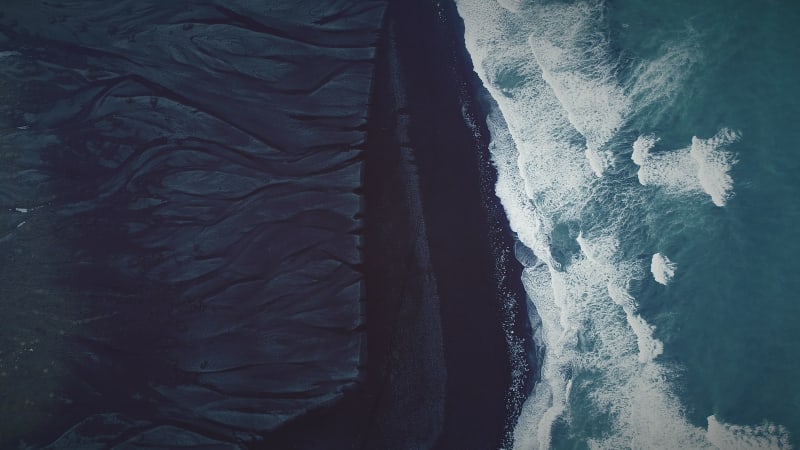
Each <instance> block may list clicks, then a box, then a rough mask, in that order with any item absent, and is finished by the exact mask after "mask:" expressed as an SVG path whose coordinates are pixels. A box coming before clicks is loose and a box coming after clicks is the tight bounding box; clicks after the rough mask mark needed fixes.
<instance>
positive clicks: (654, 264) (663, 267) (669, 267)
mask: <svg viewBox="0 0 800 450" xmlns="http://www.w3.org/2000/svg"><path fill="white" fill-rule="evenodd" d="M677 268H678V265H677V264H675V263H674V262H672V261H670V260H669V258H667V257H666V256H664V255H662V254H661V253H656V254H654V255H653V260H652V261H651V263H650V272H651V273H652V274H653V278H655V280H656V281H657V282H659V283H661V284H663V285H664V286H666V285H667V283H669V282H670V280H672V277H674V276H675V269H677Z"/></svg>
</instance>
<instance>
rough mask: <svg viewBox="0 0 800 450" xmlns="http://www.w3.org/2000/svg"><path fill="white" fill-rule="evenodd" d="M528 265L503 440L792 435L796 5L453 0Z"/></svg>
mask: <svg viewBox="0 0 800 450" xmlns="http://www.w3.org/2000/svg"><path fill="white" fill-rule="evenodd" d="M457 4H458V8H459V14H460V15H461V16H462V17H463V18H464V21H465V26H466V34H465V41H466V44H467V48H468V50H469V52H470V54H471V56H472V59H473V63H474V65H475V69H476V72H477V73H478V75H479V76H480V77H481V79H482V80H483V83H484V85H485V87H486V88H487V91H488V93H489V94H490V95H491V97H492V98H493V99H494V101H495V102H496V108H495V109H494V110H493V111H492V112H491V114H490V117H489V126H490V129H491V131H492V139H493V147H492V152H493V158H494V161H495V163H496V165H497V167H498V171H499V181H498V185H497V193H498V195H499V196H500V198H501V200H502V201H503V204H504V207H505V208H506V212H507V214H508V216H509V219H510V222H511V224H512V228H513V229H514V231H515V232H516V233H517V236H518V238H519V240H520V242H521V243H522V244H524V245H525V246H528V247H529V248H531V249H532V250H533V251H534V253H536V255H537V256H538V257H539V261H540V262H539V263H537V264H533V265H531V266H529V267H528V268H527V269H526V271H525V275H524V280H523V281H524V283H525V285H526V289H527V291H528V294H529V297H530V299H531V302H532V304H533V305H534V306H535V308H536V311H537V313H538V317H537V318H533V319H532V320H534V321H538V320H541V327H540V329H539V334H538V336H537V339H538V343H539V345H540V346H541V348H542V349H543V355H544V361H543V365H542V369H541V379H540V381H539V383H538V384H537V386H536V388H535V390H534V392H533V394H532V395H531V397H530V398H529V399H528V401H527V403H526V406H525V411H524V412H523V414H522V416H521V417H520V419H519V423H518V424H517V427H516V431H515V448H519V449H532V448H743V449H749V448H790V447H797V446H798V436H800V389H798V382H797V380H800V362H799V361H800V360H799V359H798V358H797V356H798V351H800V326H798V324H797V321H798V319H800V302H798V301H797V292H798V289H800V285H799V284H800V281H798V277H797V276H796V274H797V273H800V270H798V269H800V267H798V266H800V262H798V258H797V257H796V256H795V255H797V254H800V244H798V240H797V239H796V238H795V237H794V230H795V224H796V223H798V220H799V219H800V217H798V216H799V215H800V210H798V202H797V200H796V199H797V198H800V195H798V194H800V178H799V177H798V176H797V175H798V168H799V167H798V166H799V165H800V156H798V155H797V150H796V148H797V144H796V139H795V131H794V130H795V129H796V127H797V126H798V125H797V123H798V119H800V78H798V76H797V75H798V73H800V49H799V48H798V46H797V43H798V42H800V29H799V27H798V26H797V24H800V6H796V5H795V4H794V3H792V2H788V1H782V2H781V1H765V2H746V1H721V0H717V1H703V2H697V1H655V2H653V1H632V0H624V1H606V2H597V1H588V2H531V1H513V0H503V1H500V2H497V3H496V2H484V1H480V0H459V1H458V2H457Z"/></svg>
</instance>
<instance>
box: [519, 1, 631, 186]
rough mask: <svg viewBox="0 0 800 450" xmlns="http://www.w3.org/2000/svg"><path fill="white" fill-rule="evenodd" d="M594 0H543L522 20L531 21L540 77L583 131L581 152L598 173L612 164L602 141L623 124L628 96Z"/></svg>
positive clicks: (532, 41) (626, 112) (533, 49)
mask: <svg viewBox="0 0 800 450" xmlns="http://www.w3.org/2000/svg"><path fill="white" fill-rule="evenodd" d="M601 13H602V11H601V8H599V7H598V5H597V4H595V3H590V2H579V3H574V4H571V5H564V4H558V5H548V6H541V7H539V8H537V10H536V14H535V16H533V17H529V18H528V19H527V20H532V21H533V22H534V23H535V27H533V31H532V33H531V35H530V37H529V38H528V43H529V45H530V47H531V50H532V51H533V55H534V57H535V58H536V62H537V64H538V66H539V69H540V70H541V74H542V75H541V76H542V79H543V80H544V81H545V82H546V83H547V84H548V86H549V87H550V89H551V91H552V93H553V94H554V95H555V96H556V98H557V99H558V101H559V104H560V106H561V107H562V108H563V109H564V110H565V111H566V114H567V118H568V119H569V122H570V124H571V125H572V126H573V127H574V128H575V129H576V130H577V131H578V132H579V133H580V134H581V135H582V136H583V137H584V139H585V142H586V144H585V145H586V152H585V154H586V157H587V159H588V162H589V164H590V166H591V168H592V170H593V171H594V173H595V174H596V175H597V176H602V174H603V172H604V171H605V170H606V169H607V168H608V167H609V166H610V165H611V161H612V159H611V158H610V155H608V154H607V153H606V152H604V151H602V150H601V149H602V147H603V146H604V145H605V144H606V143H607V142H608V141H609V140H610V139H611V137H612V136H613V135H614V134H615V133H616V131H617V130H618V129H619V127H620V126H621V125H622V123H623V121H624V119H625V116H626V115H627V114H628V112H629V110H630V102H629V100H628V98H627V97H626V96H625V94H624V91H623V89H622V88H621V87H620V86H619V85H618V84H617V82H616V79H615V77H614V71H615V67H614V66H613V65H611V64H609V60H610V58H609V54H610V51H609V49H608V40H607V39H606V37H605V34H603V33H601V32H599V30H598V29H597V22H598V19H599V16H600V14H601Z"/></svg>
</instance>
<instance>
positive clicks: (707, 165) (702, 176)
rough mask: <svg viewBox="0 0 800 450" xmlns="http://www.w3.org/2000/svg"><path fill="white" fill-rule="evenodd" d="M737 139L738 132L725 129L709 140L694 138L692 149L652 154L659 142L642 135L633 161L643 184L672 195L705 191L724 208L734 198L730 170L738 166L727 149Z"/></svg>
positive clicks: (635, 146) (634, 151) (635, 143)
mask: <svg viewBox="0 0 800 450" xmlns="http://www.w3.org/2000/svg"><path fill="white" fill-rule="evenodd" d="M738 139H739V134H738V133H737V132H735V131H732V130H729V129H727V128H723V129H721V130H720V131H719V132H718V133H717V134H716V135H715V136H713V137H711V138H709V139H700V138H697V137H696V136H695V137H692V145H691V147H688V148H682V149H678V150H671V151H662V152H659V153H651V152H650V149H652V148H653V146H654V145H655V143H656V142H657V139H655V138H653V137H652V136H640V137H639V138H638V139H637V140H636V142H634V144H633V155H632V156H631V158H632V159H633V161H634V163H636V164H637V165H639V173H638V177H639V182H640V183H641V184H642V185H644V186H647V185H653V186H662V187H664V188H665V189H666V190H667V191H669V192H672V193H691V192H704V193H706V194H707V195H708V196H709V197H711V201H712V202H714V204H715V205H717V206H720V207H722V206H725V204H726V202H727V201H728V199H729V198H730V197H731V196H732V195H733V179H732V178H731V176H730V170H731V168H732V167H733V165H734V164H735V163H736V158H735V157H734V156H733V154H732V153H730V152H729V151H727V150H726V148H725V147H726V146H728V145H729V144H731V143H733V142H735V141H736V140H738Z"/></svg>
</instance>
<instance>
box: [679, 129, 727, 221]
mask: <svg viewBox="0 0 800 450" xmlns="http://www.w3.org/2000/svg"><path fill="white" fill-rule="evenodd" d="M737 140H739V133H737V132H735V131H732V130H729V129H727V128H723V129H722V130H720V131H719V133H717V134H716V135H715V136H714V137H712V138H710V139H698V138H697V137H692V147H691V150H690V151H689V154H690V155H691V157H692V160H693V161H694V162H695V164H696V165H697V178H698V179H699V180H700V186H702V188H703V191H705V193H706V194H708V195H710V196H711V200H712V201H713V202H714V204H715V205H717V206H725V202H727V201H728V198H730V196H731V194H732V192H733V179H731V176H730V173H729V172H730V170H731V167H732V166H733V164H735V163H736V159H735V158H734V156H733V155H732V154H731V153H729V152H727V151H725V150H724V149H723V147H724V146H726V145H728V144H731V143H733V142H735V141H737Z"/></svg>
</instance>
